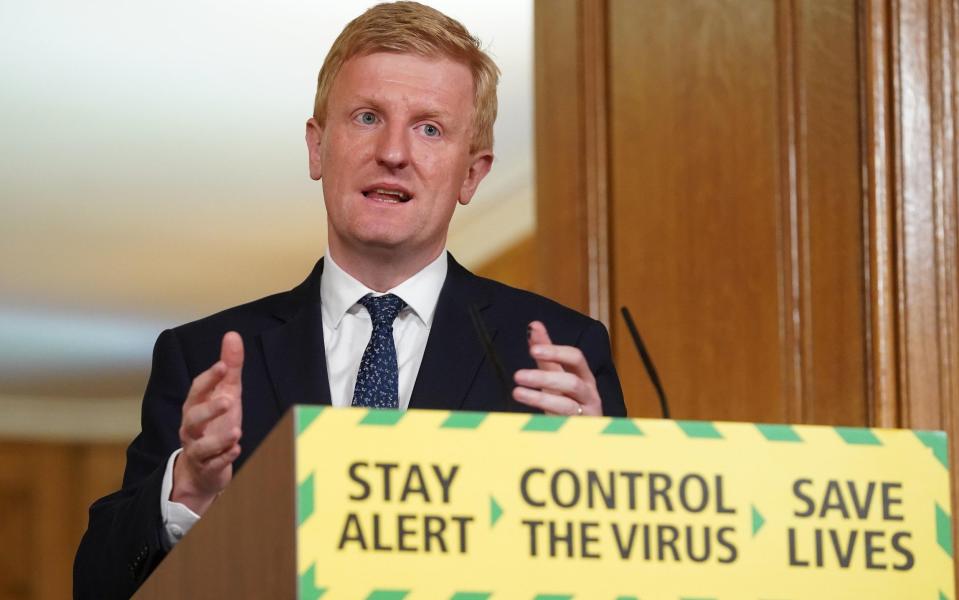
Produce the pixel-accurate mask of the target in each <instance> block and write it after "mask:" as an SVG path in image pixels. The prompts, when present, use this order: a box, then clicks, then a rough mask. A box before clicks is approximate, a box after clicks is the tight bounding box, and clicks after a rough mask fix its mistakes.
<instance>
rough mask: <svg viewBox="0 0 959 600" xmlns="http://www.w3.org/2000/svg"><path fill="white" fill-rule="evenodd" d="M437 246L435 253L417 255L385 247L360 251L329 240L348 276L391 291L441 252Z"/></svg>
mask: <svg viewBox="0 0 959 600" xmlns="http://www.w3.org/2000/svg"><path fill="white" fill-rule="evenodd" d="M444 247H445V246H440V247H439V248H438V249H437V250H435V252H420V253H417V254H416V255H411V254H408V253H406V254H404V253H402V252H398V251H393V250H388V249H384V250H382V251H379V249H372V250H371V249H364V250H363V251H362V252H357V251H353V249H351V248H348V247H344V246H342V245H340V244H338V243H336V242H335V241H334V240H333V239H330V241H329V253H330V254H331V256H332V257H333V260H334V261H335V262H336V264H337V266H339V267H340V268H341V269H343V270H344V271H346V272H347V273H349V275H350V276H351V277H353V278H354V279H356V280H357V281H359V282H360V283H362V284H363V285H365V286H366V287H368V288H370V289H371V290H374V291H377V292H386V291H388V290H391V289H393V288H395V287H397V286H398V285H400V284H401V283H403V282H404V281H406V280H407V279H409V278H410V277H412V276H413V275H416V274H417V273H419V272H420V271H422V270H423V269H424V268H426V266H427V265H429V264H430V263H431V262H433V261H434V260H436V258H437V257H438V256H439V255H440V253H442V252H443V248H444Z"/></svg>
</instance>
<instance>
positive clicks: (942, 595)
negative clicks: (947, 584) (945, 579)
mask: <svg viewBox="0 0 959 600" xmlns="http://www.w3.org/2000/svg"><path fill="white" fill-rule="evenodd" d="M939 600H949V596H947V595H946V594H945V593H943V591H942V590H939Z"/></svg>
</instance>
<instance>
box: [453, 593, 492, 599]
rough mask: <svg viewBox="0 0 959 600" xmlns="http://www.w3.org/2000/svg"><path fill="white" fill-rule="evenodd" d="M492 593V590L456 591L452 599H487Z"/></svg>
mask: <svg viewBox="0 0 959 600" xmlns="http://www.w3.org/2000/svg"><path fill="white" fill-rule="evenodd" d="M492 595H493V594H492V593H491V592H456V593H455V594H453V595H452V596H450V600H487V599H488V598H489V597H490V596H492Z"/></svg>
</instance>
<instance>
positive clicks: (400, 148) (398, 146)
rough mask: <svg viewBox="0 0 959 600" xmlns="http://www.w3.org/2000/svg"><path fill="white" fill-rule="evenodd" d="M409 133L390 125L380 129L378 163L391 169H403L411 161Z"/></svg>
mask: <svg viewBox="0 0 959 600" xmlns="http://www.w3.org/2000/svg"><path fill="white" fill-rule="evenodd" d="M409 142H410V140H409V131H408V129H407V128H406V127H404V126H402V125H394V124H390V125H388V126H386V127H383V128H381V129H380V135H379V138H378V139H377V144H376V162H377V163H379V164H381V165H383V166H384V167H387V168H389V169H402V168H404V167H405V166H406V165H407V164H409V160H410V148H409Z"/></svg>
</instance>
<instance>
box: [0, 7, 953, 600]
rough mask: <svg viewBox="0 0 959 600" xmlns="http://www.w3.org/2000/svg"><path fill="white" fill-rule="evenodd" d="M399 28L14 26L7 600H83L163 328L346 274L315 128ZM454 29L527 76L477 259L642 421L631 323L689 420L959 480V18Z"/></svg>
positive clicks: (77, 22) (456, 227) (134, 11)
mask: <svg viewBox="0 0 959 600" xmlns="http://www.w3.org/2000/svg"><path fill="white" fill-rule="evenodd" d="M369 4H371V3H369V2H336V3H334V2H307V1H306V0H297V1H294V0H286V1H280V2H271V3H269V4H267V3H258V2H252V1H249V0H247V1H242V2H231V3H225V2H213V1H194V2H189V3H188V2H185V1H173V2H166V3H163V4H162V5H161V4H155V3H122V2H119V1H117V0H100V1H94V2H86V3H81V4H77V3H68V2H66V1H64V0H35V1H32V2H27V3H14V2H11V1H10V0H6V1H4V0H0V34H2V35H0V77H2V82H3V83H2V86H0V132H2V136H0V158H2V160H0V203H2V204H0V206H2V218H0V539H2V540H4V542H5V543H4V545H3V549H2V550H0V599H5V598H11V599H17V600H20V599H37V598H63V597H67V596H69V589H70V568H71V564H72V559H73V554H74V552H75V549H76V545H77V543H78V541H79V538H80V535H81V533H82V531H83V529H84V527H85V523H86V517H85V510H86V507H87V506H88V505H89V503H90V502H91V501H92V500H93V499H95V498H96V497H98V496H100V495H102V494H104V493H106V492H108V491H110V490H112V489H115V488H116V487H117V486H118V485H119V478H120V473H121V472H122V468H123V455H122V452H123V448H124V447H125V445H126V444H127V443H128V442H129V440H130V439H131V438H132V436H133V435H135V434H136V432H137V431H138V429H139V426H138V422H137V420H138V407H139V395H140V394H141V393H142V389H143V386H144V383H145V379H146V373H147V369H148V363H149V357H150V350H151V346H152V343H153V341H154V339H155V338H156V336H157V334H158V333H159V331H161V330H162V329H163V328H166V327H170V326H174V325H176V324H179V323H183V322H185V321H189V320H192V319H194V318H197V317H200V316H203V315H205V314H208V313H210V312H212V311H215V310H218V309H220V308H223V307H227V306H232V305H235V304H237V303H240V302H243V301H246V300H249V299H253V298H256V297H259V296H262V295H264V294H267V293H270V292H273V291H278V290H283V289H289V288H290V287H292V286H293V285H295V284H297V283H298V282H300V281H301V280H302V279H303V278H304V277H305V275H306V273H307V272H308V271H309V269H310V267H311V266H312V265H313V263H314V262H315V260H316V259H317V258H318V257H319V256H320V254H321V253H322V252H323V248H324V245H325V239H324V237H325V223H324V215H323V204H322V195H321V193H320V186H319V185H318V184H316V183H314V182H311V181H310V180H309V178H308V177H307V172H306V153H305V152H304V144H303V127H304V122H305V120H306V118H307V117H308V116H309V114H310V111H311V107H312V99H313V93H314V86H315V77H316V73H317V70H318V68H319V66H320V64H321V62H322V59H323V56H324V55H325V52H326V50H327V49H328V47H329V45H330V44H331V43H332V41H333V39H334V37H335V36H336V34H337V33H338V32H339V31H340V30H341V28H342V27H343V26H344V25H345V24H346V22H347V21H348V20H349V19H351V18H353V17H354V16H356V15H357V14H359V13H360V12H361V11H362V10H363V9H364V8H365V7H366V6H368V5H369ZM431 4H433V5H434V6H436V7H437V8H439V9H441V10H443V11H445V12H447V13H448V14H450V15H452V16H454V17H456V18H458V19H460V20H461V21H462V22H463V23H464V24H465V25H466V26H467V27H468V28H469V29H470V30H471V31H473V33H475V34H476V35H478V36H479V37H480V38H481V39H482V40H483V42H484V43H485V44H486V45H487V46H488V48H489V50H490V52H491V54H492V55H493V56H494V58H495V59H496V60H497V62H498V64H499V66H500V68H501V69H502V71H503V79H502V83H501V85H500V89H499V97H500V117H499V120H498V122H497V126H496V139H497V142H496V154H497V162H496V164H495V166H494V168H493V172H492V174H491V175H490V177H489V178H488V179H487V180H486V181H485V182H484V183H483V185H482V186H481V188H480V193H479V196H478V197H477V198H476V199H475V200H474V202H473V203H471V204H470V205H469V206H468V207H466V208H465V209H464V208H461V209H459V210H458V213H457V215H456V217H455V218H454V224H453V227H452V231H451V237H450V241H449V246H450V249H451V250H452V251H453V253H454V254H455V255H456V256H457V258H458V259H459V260H461V261H462V262H464V263H465V264H466V265H467V266H468V267H470V268H471V269H473V270H474V271H477V272H479V273H481V274H484V275H487V276H491V277H494V278H497V279H500V280H503V281H505V282H507V283H510V284H512V285H517V286H520V287H524V288H528V289H532V290H534V291H538V292H540V293H543V294H545V295H547V296H550V297H552V298H555V299H557V300H559V301H561V302H563V303H564V304H567V305H568V306H571V307H574V308H577V309H579V310H581V311H583V312H585V313H587V314H590V315H592V316H593V317H595V318H597V319H600V320H601V321H603V322H604V323H606V324H607V326H608V327H609V328H610V333H611V338H612V345H613V353H614V358H615V360H616V362H617V365H618V369H619V373H620V377H621V379H622V383H623V387H624V392H625V396H626V401H627V408H628V411H629V414H630V415H631V416H634V417H658V416H660V411H659V405H658V401H657V399H656V395H655V393H654V391H653V388H652V387H651V386H650V384H649V381H648V378H647V375H646V374H645V372H644V370H643V369H642V367H641V366H640V363H639V360H638V358H637V356H636V352H635V349H634V348H633V345H632V341H631V339H630V337H629V335H628V334H627V332H626V329H625V327H624V325H623V321H622V319H621V318H620V316H619V309H620V307H621V306H628V307H629V308H630V310H631V311H632V313H633V315H634V317H635V319H636V321H637V323H638V325H639V328H640V331H641V332H642V334H643V336H644V338H645V340H646V343H647V346H648V347H649V351H650V354H651V355H652V357H653V359H654V361H655V363H656V365H657V367H658V369H659V372H660V375H661V377H662V380H663V383H664V387H665V389H666V393H667V395H668V397H669V403H670V406H671V409H672V412H673V416H675V417H678V418H681V419H707V420H720V419H722V420H736V421H756V422H780V423H813V424H824V425H854V426H874V427H909V428H923V429H943V430H946V431H947V432H948V433H949V434H950V444H951V446H950V447H951V454H952V457H953V459H952V461H951V463H950V464H953V465H955V464H956V460H955V458H956V452H955V451H956V448H957V447H959V442H957V439H959V435H956V433H959V200H957V198H959V119H957V115H959V83H957V77H956V73H959V0H910V1H908V2H906V1H898V0H682V1H677V0H510V1H508V2H498V1H494V0H487V1H485V2H468V1H466V0H462V1H455V2H454V1H452V0H448V1H435V2H431ZM264 222H266V223H268V224H269V226H268V227H264V226H263V225H264ZM956 480H957V478H956V477H955V472H954V473H953V483H954V498H955V497H957V494H956V493H955V492H956V491H957V490H956V489H955V488H956ZM955 521H959V520H956V519H954V522H955Z"/></svg>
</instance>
